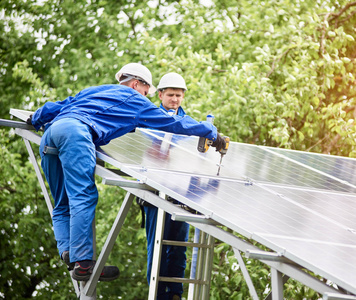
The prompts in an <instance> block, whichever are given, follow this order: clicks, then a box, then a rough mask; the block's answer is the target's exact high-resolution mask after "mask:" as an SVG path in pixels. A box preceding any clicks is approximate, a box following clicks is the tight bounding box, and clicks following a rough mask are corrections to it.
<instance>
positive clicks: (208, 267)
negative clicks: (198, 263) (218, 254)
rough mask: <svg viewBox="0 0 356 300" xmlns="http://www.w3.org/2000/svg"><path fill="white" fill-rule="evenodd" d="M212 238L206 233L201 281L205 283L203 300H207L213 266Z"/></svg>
mask: <svg viewBox="0 0 356 300" xmlns="http://www.w3.org/2000/svg"><path fill="white" fill-rule="evenodd" d="M214 241H215V240H214V238H213V237H212V236H211V235H207V245H208V246H209V247H208V248H206V251H205V253H206V254H205V263H204V274H203V281H204V282H205V284H204V285H203V288H202V297H201V299H203V300H209V295H210V280H211V271H212V268H213V258H214Z"/></svg>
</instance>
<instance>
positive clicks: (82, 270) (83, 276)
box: [72, 260, 120, 281]
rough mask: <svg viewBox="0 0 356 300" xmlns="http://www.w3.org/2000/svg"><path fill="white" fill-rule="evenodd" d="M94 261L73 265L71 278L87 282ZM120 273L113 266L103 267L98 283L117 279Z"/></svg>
mask: <svg viewBox="0 0 356 300" xmlns="http://www.w3.org/2000/svg"><path fill="white" fill-rule="evenodd" d="M94 266H95V261H94V260H92V261H88V260H85V261H79V262H76V263H75V267H74V271H73V273H72V278H73V279H75V280H77V281H88V280H89V278H90V276H91V274H92V273H93V270H94ZM119 274H120V271H119V268H118V267H115V266H105V267H104V268H103V270H102V271H101V274H100V277H99V281H112V280H114V279H116V278H118V277H119Z"/></svg>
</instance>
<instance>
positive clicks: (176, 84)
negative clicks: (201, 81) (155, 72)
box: [157, 73, 187, 91]
mask: <svg viewBox="0 0 356 300" xmlns="http://www.w3.org/2000/svg"><path fill="white" fill-rule="evenodd" d="M166 88H173V89H183V90H184V91H186V90H187V86H186V85H185V81H184V78H183V77H182V76H180V75H179V74H177V73H167V74H165V75H163V76H162V78H161V80H160V82H159V84H158V87H157V89H158V90H163V89H166Z"/></svg>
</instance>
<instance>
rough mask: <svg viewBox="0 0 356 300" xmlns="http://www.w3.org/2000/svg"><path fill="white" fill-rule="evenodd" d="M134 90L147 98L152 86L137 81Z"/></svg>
mask: <svg viewBox="0 0 356 300" xmlns="http://www.w3.org/2000/svg"><path fill="white" fill-rule="evenodd" d="M134 89H135V90H136V91H138V92H139V93H140V94H141V95H143V96H147V94H148V90H149V89H150V86H149V85H148V84H145V83H143V82H141V81H139V80H135V83H134Z"/></svg>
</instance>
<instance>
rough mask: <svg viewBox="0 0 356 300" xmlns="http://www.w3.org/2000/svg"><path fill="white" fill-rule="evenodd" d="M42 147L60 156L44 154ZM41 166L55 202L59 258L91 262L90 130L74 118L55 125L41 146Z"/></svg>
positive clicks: (93, 160) (95, 199)
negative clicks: (53, 149) (67, 254)
mask: <svg viewBox="0 0 356 300" xmlns="http://www.w3.org/2000/svg"><path fill="white" fill-rule="evenodd" d="M44 146H49V147H55V148H57V150H58V152H59V154H58V155H53V154H45V153H43V151H44ZM40 155H41V159H42V160H41V166H42V169H43V172H44V174H45V177H46V179H47V182H48V184H49V187H50V190H51V193H52V196H53V198H54V208H53V216H52V222H53V229H54V235H55V238H56V241H57V247H58V251H59V254H60V255H61V254H62V253H63V251H69V254H70V261H71V262H76V261H81V260H91V259H93V231H92V222H93V220H94V216H95V207H96V204H97V202H98V191H97V188H96V185H95V181H94V170H95V165H96V155H95V145H94V144H93V141H92V129H91V128H90V127H89V126H88V125H86V124H84V123H82V122H81V121H79V120H77V119H73V118H65V119H60V120H58V121H56V122H54V123H53V124H52V125H51V126H50V127H49V128H48V129H47V130H46V131H45V133H44V135H43V137H42V140H41V144H40Z"/></svg>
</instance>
